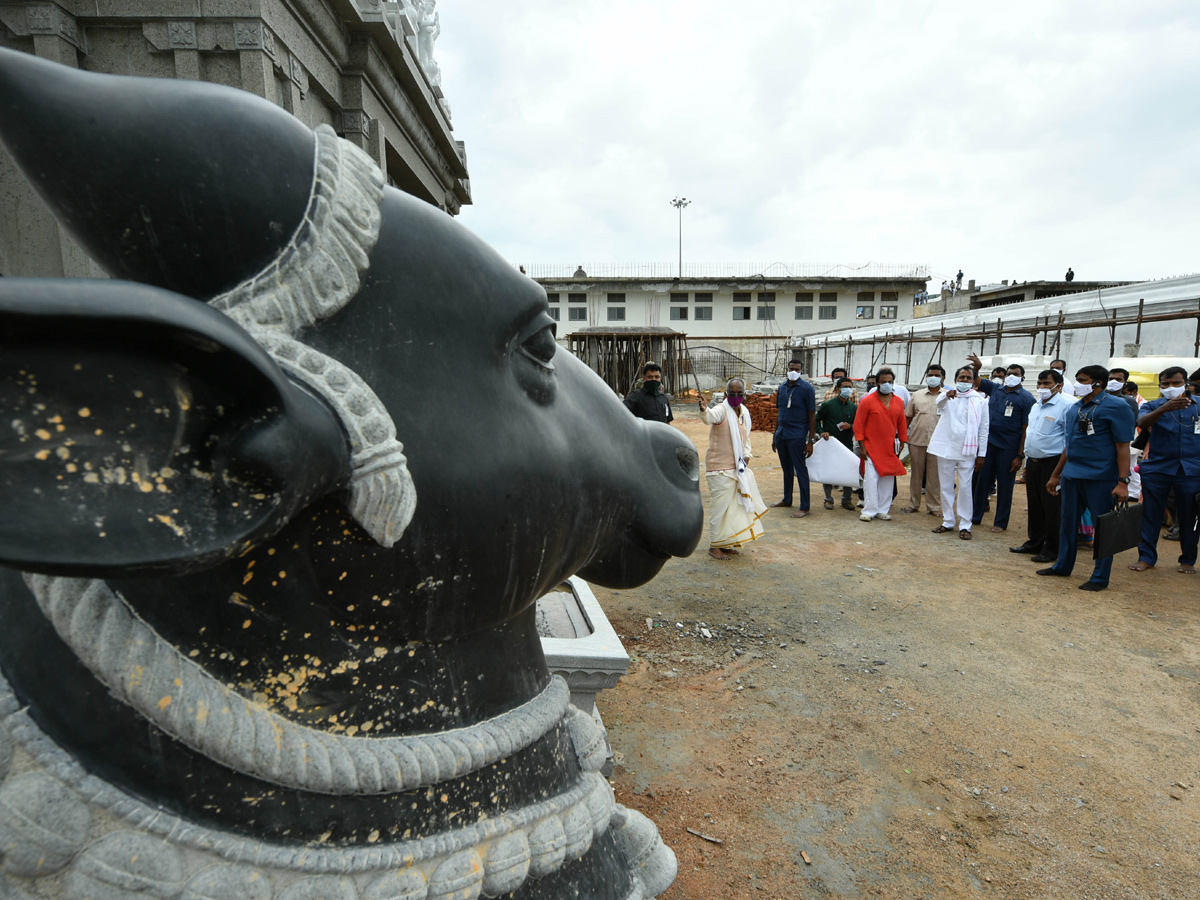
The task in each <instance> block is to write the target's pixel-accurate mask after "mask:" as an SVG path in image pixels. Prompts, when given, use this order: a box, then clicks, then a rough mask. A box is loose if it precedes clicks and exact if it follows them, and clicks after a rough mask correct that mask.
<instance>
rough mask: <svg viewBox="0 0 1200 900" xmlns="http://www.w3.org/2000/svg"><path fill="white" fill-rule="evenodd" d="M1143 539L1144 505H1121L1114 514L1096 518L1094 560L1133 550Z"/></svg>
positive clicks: (1109, 513) (1093, 545) (1093, 544)
mask: <svg viewBox="0 0 1200 900" xmlns="http://www.w3.org/2000/svg"><path fill="white" fill-rule="evenodd" d="M1141 539H1142V504H1140V503H1120V504H1118V505H1117V506H1116V508H1115V509H1113V511H1112V512H1106V513H1105V514H1104V515H1102V516H1097V517H1096V535H1095V537H1094V538H1093V543H1092V558H1093V559H1104V557H1106V556H1115V555H1116V554H1118V553H1120V552H1121V551H1122V550H1132V549H1133V548H1134V547H1136V546H1137V545H1138V542H1139V541H1140V540H1141Z"/></svg>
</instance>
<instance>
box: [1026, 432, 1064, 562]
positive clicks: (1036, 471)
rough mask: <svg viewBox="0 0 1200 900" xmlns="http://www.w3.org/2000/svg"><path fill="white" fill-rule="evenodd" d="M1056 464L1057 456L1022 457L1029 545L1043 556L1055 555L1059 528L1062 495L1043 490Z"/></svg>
mask: <svg viewBox="0 0 1200 900" xmlns="http://www.w3.org/2000/svg"><path fill="white" fill-rule="evenodd" d="M1057 465H1058V457H1057V456H1047V457H1046V458H1045V459H1032V458H1030V459H1026V460H1025V497H1026V499H1027V500H1028V501H1029V541H1028V542H1027V543H1028V544H1029V546H1031V547H1032V546H1036V547H1038V548H1039V550H1038V552H1039V553H1041V554H1042V555H1043V556H1054V557H1057V556H1058V529H1059V522H1060V518H1061V510H1062V498H1061V495H1059V494H1051V493H1050V492H1049V491H1047V490H1046V482H1047V481H1049V480H1050V476H1051V475H1053V474H1054V467H1055V466H1057Z"/></svg>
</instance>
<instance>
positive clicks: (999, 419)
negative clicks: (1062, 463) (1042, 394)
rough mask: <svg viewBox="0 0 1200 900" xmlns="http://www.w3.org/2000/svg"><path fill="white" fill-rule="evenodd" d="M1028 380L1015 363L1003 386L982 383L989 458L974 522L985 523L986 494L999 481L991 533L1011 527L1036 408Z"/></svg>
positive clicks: (974, 358)
mask: <svg viewBox="0 0 1200 900" xmlns="http://www.w3.org/2000/svg"><path fill="white" fill-rule="evenodd" d="M968 358H969V359H970V360H971V365H972V366H975V364H976V363H979V362H980V360H979V357H978V356H974V355H972V356H970V357H968ZM1024 379H1025V367H1024V366H1020V365H1016V364H1013V365H1011V366H1009V367H1008V369H1007V370H1005V376H1004V383H1003V384H1002V385H997V384H994V383H992V382H989V381H982V382H980V384H979V390H980V391H982V392H983V393H985V394H987V395H988V415H989V419H990V425H989V430H988V455H987V459H986V460H985V461H984V463H983V468H982V469H981V470H980V472H979V479H978V483H977V484H976V491H975V510H974V514H973V515H972V517H971V520H972V521H973V522H974V523H975V524H976V525H978V524H979V523H980V522H982V521H983V513H984V505H985V504H986V503H987V491H988V489H989V488H990V487H991V484H992V481H993V480H994V481H995V482H996V518H995V520H994V522H993V524H992V531H995V532H1000V531H1004V530H1005V529H1007V528H1008V517H1009V515H1010V514H1011V512H1012V495H1013V485H1014V484H1015V482H1016V478H1017V470H1018V469H1020V468H1021V461H1022V460H1023V459H1024V458H1025V428H1026V426H1027V425H1028V424H1029V410H1030V409H1031V408H1032V407H1033V404H1034V399H1033V394H1031V393H1029V391H1027V390H1025V388H1023V387H1021V382H1022V381H1023V380H1024Z"/></svg>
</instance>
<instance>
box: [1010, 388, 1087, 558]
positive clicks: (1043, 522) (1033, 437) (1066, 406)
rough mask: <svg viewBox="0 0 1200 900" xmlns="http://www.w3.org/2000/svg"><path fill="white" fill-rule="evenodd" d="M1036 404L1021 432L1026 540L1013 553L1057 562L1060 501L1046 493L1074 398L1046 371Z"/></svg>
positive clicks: (1068, 423) (1060, 453)
mask: <svg viewBox="0 0 1200 900" xmlns="http://www.w3.org/2000/svg"><path fill="white" fill-rule="evenodd" d="M1037 392H1038V400H1037V403H1036V404H1034V407H1033V409H1031V410H1030V411H1029V428H1028V429H1027V430H1026V432H1025V499H1026V500H1027V501H1028V503H1029V522H1028V526H1027V534H1028V538H1027V540H1026V541H1025V543H1023V544H1021V545H1020V546H1019V547H1009V548H1008V549H1009V550H1011V551H1012V552H1013V553H1030V554H1033V561H1034V562H1038V563H1048V562H1054V561H1055V560H1056V559H1058V532H1059V527H1060V521H1059V511H1060V506H1061V503H1060V500H1059V495H1058V494H1051V493H1050V492H1048V491H1047V490H1046V482H1047V481H1049V480H1050V476H1051V475H1053V474H1054V468H1055V466H1057V465H1058V459H1059V457H1060V456H1062V452H1063V449H1064V448H1065V447H1066V445H1067V428H1068V427H1070V426H1071V424H1072V418H1071V414H1072V410H1073V407H1074V406H1075V398H1074V397H1067V396H1064V395H1063V392H1062V375H1060V374H1059V373H1058V372H1057V371H1056V370H1055V369H1047V370H1046V371H1044V372H1041V373H1040V374H1039V375H1038V381H1037Z"/></svg>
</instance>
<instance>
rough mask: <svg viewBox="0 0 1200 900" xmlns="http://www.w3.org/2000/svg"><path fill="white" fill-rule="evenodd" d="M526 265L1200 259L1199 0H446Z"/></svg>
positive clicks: (511, 246)
mask: <svg viewBox="0 0 1200 900" xmlns="http://www.w3.org/2000/svg"><path fill="white" fill-rule="evenodd" d="M438 8H439V11H440V14H441V23H442V34H441V37H440V39H439V40H438V42H437V50H436V56H437V59H438V62H439V64H440V65H441V68H442V81H443V87H444V89H445V91H446V96H447V98H448V100H449V101H450V103H451V105H452V108H453V113H454V125H455V134H456V136H457V137H458V139H459V140H462V141H465V142H466V145H467V153H468V161H469V167H470V172H471V187H472V195H473V197H474V206H471V207H466V208H465V209H464V210H463V213H462V215H461V221H462V222H463V223H464V224H466V225H467V226H468V227H470V228H472V229H473V230H475V231H476V232H478V233H479V234H480V235H482V236H483V237H484V238H485V239H486V240H488V241H489V242H491V243H492V244H493V245H494V246H495V247H496V248H497V249H499V250H500V251H501V252H502V253H503V254H504V255H505V256H506V257H507V258H509V259H510V260H511V261H512V262H513V263H514V264H517V263H534V262H543V263H544V262H555V263H565V264H571V265H573V264H575V263H579V262H584V261H596V262H613V263H624V262H670V261H673V260H675V259H676V256H677V252H678V251H677V240H678V233H677V228H678V219H677V213H676V210H675V209H674V208H673V207H672V206H671V205H670V200H671V198H673V197H675V196H676V195H682V196H684V197H687V198H689V199H691V200H692V201H693V202H692V205H691V206H690V207H688V208H687V209H685V210H684V212H683V258H684V261H685V263H686V262H708V263H724V262H796V263H808V262H832V263H858V264H861V263H864V262H867V261H872V262H893V263H927V264H928V265H930V266H931V268H932V272H933V274H934V278H935V281H937V280H940V279H941V278H942V277H946V276H949V275H952V274H953V273H954V272H955V271H957V269H958V268H959V267H961V268H962V269H963V271H964V272H965V273H966V278H968V279H969V278H976V279H979V280H980V281H981V282H986V281H998V280H1000V279H1002V278H1015V279H1019V280H1034V279H1038V278H1059V277H1061V276H1062V274H1063V272H1064V271H1065V270H1066V268H1067V266H1068V265H1070V266H1073V267H1074V269H1075V272H1076V274H1077V276H1078V277H1079V278H1080V279H1081V280H1092V279H1107V278H1112V279H1135V278H1155V277H1163V276H1168V275H1179V274H1187V273H1192V272H1197V271H1200V3H1198V2H1196V0H1140V2H1138V3H1133V2H1128V0H1087V2H1083V0H1008V2H1006V3H1004V4H990V3H989V4H982V3H978V4H977V3H968V2H964V0H882V2H867V0H740V2H736V3H735V2H730V0H724V2H716V0H513V2H501V0H441V2H440V3H439V4H438Z"/></svg>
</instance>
